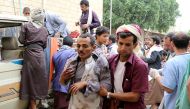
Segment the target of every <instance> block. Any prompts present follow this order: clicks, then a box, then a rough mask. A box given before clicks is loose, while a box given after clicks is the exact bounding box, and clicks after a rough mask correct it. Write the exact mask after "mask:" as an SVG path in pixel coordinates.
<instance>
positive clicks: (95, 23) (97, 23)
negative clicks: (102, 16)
mask: <svg viewBox="0 0 190 109" xmlns="http://www.w3.org/2000/svg"><path fill="white" fill-rule="evenodd" d="M99 26H100V20H99V19H98V16H97V15H96V13H95V12H94V11H92V23H91V24H90V25H89V27H90V28H96V27H99Z"/></svg>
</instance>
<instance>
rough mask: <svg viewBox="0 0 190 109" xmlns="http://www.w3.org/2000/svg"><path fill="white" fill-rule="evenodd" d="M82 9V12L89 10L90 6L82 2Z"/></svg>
mask: <svg viewBox="0 0 190 109" xmlns="http://www.w3.org/2000/svg"><path fill="white" fill-rule="evenodd" d="M80 9H81V11H82V12H85V11H87V10H88V6H86V5H84V4H82V5H80Z"/></svg>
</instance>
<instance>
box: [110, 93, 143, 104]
mask: <svg viewBox="0 0 190 109" xmlns="http://www.w3.org/2000/svg"><path fill="white" fill-rule="evenodd" d="M110 97H111V98H115V99H118V100H121V101H127V102H137V101H138V100H139V97H140V93H136V92H128V93H110Z"/></svg>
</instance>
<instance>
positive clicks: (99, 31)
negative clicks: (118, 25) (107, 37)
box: [96, 26, 109, 36]
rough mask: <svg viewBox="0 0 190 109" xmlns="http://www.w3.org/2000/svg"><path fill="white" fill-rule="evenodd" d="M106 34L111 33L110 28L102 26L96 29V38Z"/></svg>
mask: <svg viewBox="0 0 190 109" xmlns="http://www.w3.org/2000/svg"><path fill="white" fill-rule="evenodd" d="M104 33H109V28H107V27H105V26H100V27H98V28H97V29H96V36H100V35H102V34H104Z"/></svg>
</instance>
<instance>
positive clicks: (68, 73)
mask: <svg viewBox="0 0 190 109" xmlns="http://www.w3.org/2000/svg"><path fill="white" fill-rule="evenodd" d="M72 77H74V72H73V70H72V69H71V68H69V69H66V70H65V71H63V74H62V75H61V79H60V82H61V83H63V84H64V83H65V82H66V81H68V80H69V79H71V78H72Z"/></svg>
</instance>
